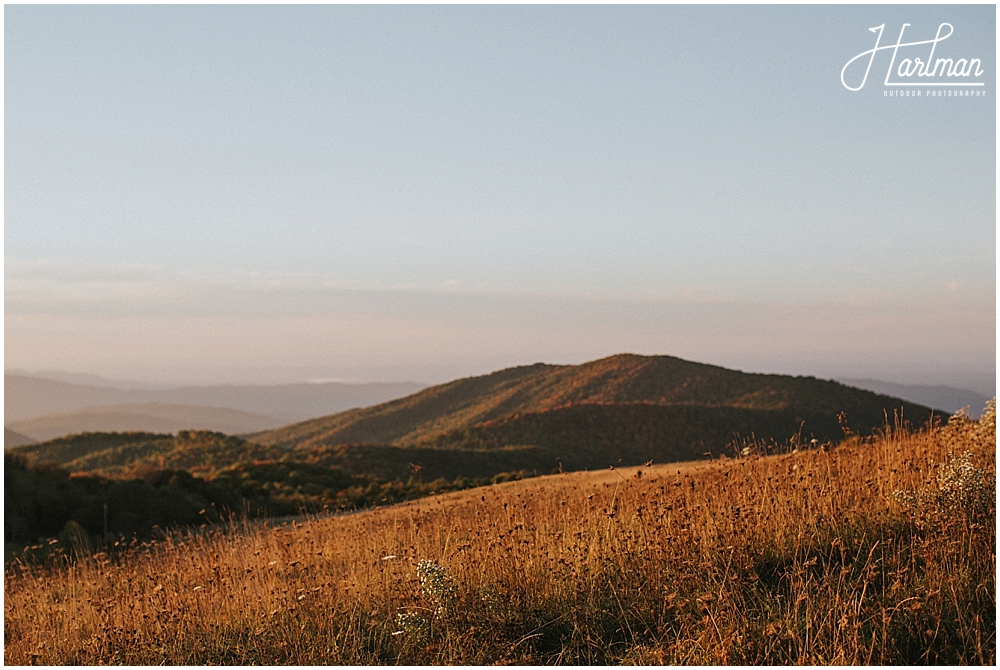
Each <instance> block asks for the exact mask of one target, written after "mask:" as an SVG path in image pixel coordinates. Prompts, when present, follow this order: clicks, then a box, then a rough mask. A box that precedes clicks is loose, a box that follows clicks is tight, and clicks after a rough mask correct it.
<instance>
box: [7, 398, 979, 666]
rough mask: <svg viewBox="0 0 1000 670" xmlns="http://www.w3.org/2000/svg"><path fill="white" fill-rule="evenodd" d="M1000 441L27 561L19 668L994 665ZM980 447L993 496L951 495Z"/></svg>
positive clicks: (772, 463)
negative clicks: (951, 485)
mask: <svg viewBox="0 0 1000 670" xmlns="http://www.w3.org/2000/svg"><path fill="white" fill-rule="evenodd" d="M994 417H995V415H994ZM994 425H995V418H994ZM993 431H994V432H993V433H992V437H990V436H989V435H986V434H985V433H984V428H983V426H981V425H979V424H975V423H971V422H958V423H956V424H954V425H953V426H952V428H951V429H943V430H935V431H931V432H924V433H920V434H916V435H911V434H908V433H905V432H902V431H896V432H891V433H890V434H887V435H885V436H882V437H880V438H877V439H873V440H871V441H868V442H858V441H854V442H848V443H845V444H844V445H842V446H840V447H837V448H834V449H817V450H811V451H807V452H801V453H796V454H788V455H782V456H770V457H766V458H755V457H750V458H743V459H738V460H723V461H716V462H713V463H710V464H686V465H676V464H675V465H662V466H654V467H649V468H639V469H636V468H632V469H628V470H622V471H607V472H601V473H574V474H567V475H554V476H551V477H544V478H539V479H534V480H528V481H521V482H512V483H509V484H504V485H498V486H493V487H488V488H483V489H473V490H471V491H464V492H461V493H455V494H449V495H446V496H440V497H437V498H433V499H426V500H422V501H417V502H414V503H409V504H403V505H398V506H395V507H391V508H386V509H382V510H375V511H371V512H366V513H360V514H355V515H352V516H346V517H338V518H316V519H310V520H306V521H304V522H302V523H296V524H292V525H287V526H281V527H266V526H265V527H261V526H242V527H235V528H230V529H228V530H227V531H225V532H223V531H217V532H207V533H203V534H192V533H188V534H180V533H175V534H170V535H168V536H167V537H166V538H165V539H164V540H162V541H160V542H157V543H155V544H153V545H148V546H143V545H137V546H134V547H131V548H129V549H128V550H127V551H123V552H121V554H119V555H116V556H115V557H114V560H111V559H109V557H108V556H106V555H104V554H98V555H96V556H88V557H81V558H79V559H78V560H75V561H72V562H71V561H63V562H62V563H60V564H55V565H49V566H43V567H27V566H19V565H14V566H9V567H8V568H7V569H6V571H5V587H4V589H5V599H4V615H5V619H4V640H5V651H4V661H5V662H6V663H8V664H29V663H41V664H63V663H70V664H104V663H126V664H162V663H167V664H209V663H211V664H285V663H291V664H298V665H311V664H386V663H405V664H430V663H463V664H488V663H516V664H547V663H568V664H608V663H619V662H624V663H637V664H647V663H709V664H726V663H739V664H758V663H778V664H793V663H811V664H825V663H835V664H856V663H865V664H885V663H969V664H987V665H992V664H994V662H995V660H996V614H995V613H996V582H995V561H996V558H995V548H996V534H995V509H996V507H995V498H993V495H994V492H995V483H994V482H995V428H993ZM965 451H970V452H971V453H972V461H971V463H970V465H969V467H967V468H965V470H963V472H965V473H966V474H967V475H968V476H969V477H970V478H971V479H970V480H969V481H972V480H975V481H979V480H983V482H985V483H986V485H987V488H989V497H990V498H991V499H989V500H987V499H984V498H982V496H980V498H975V496H974V495H973V496H972V497H966V498H963V497H961V496H958V497H957V498H956V497H955V496H952V498H948V497H947V496H941V495H938V493H939V488H940V486H941V485H942V484H941V483H940V482H939V481H938V478H937V474H938V472H939V469H938V466H939V464H942V463H946V462H948V461H949V458H950V457H949V453H950V452H952V453H954V454H959V453H961V452H965ZM972 465H975V466H976V467H978V468H979V470H975V469H974V468H973V469H970V468H971V467H972ZM963 476H964V475H963ZM976 478H978V479H976ZM942 481H943V480H942ZM963 481H964V480H963ZM975 481H973V484H975ZM970 486H971V485H970ZM990 487H992V488H990ZM973 488H974V487H973ZM977 490H978V489H977ZM896 491H925V495H922V496H915V497H911V498H912V499H911V500H910V502H909V503H908V505H907V504H903V503H901V502H899V500H902V498H904V497H905V496H896V495H895V492H896ZM973 493H975V492H973ZM980 493H981V491H980ZM963 495H964V494H963ZM977 495H978V494H977ZM956 500H957V502H956ZM984 501H985V502H984ZM421 560H425V561H432V562H433V563H426V562H425V563H423V564H422V565H421V564H420V561H421ZM418 567H419V570H418ZM421 577H423V584H422V583H421Z"/></svg>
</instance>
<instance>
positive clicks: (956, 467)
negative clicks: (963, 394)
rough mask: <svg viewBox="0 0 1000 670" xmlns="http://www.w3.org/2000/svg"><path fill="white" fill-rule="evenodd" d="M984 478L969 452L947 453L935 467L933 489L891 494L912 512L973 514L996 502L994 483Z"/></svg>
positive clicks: (983, 471)
mask: <svg viewBox="0 0 1000 670" xmlns="http://www.w3.org/2000/svg"><path fill="white" fill-rule="evenodd" d="M956 416H959V415H957V414H956ZM949 425H950V424H949ZM987 478H988V476H987V473H986V471H985V470H983V469H982V468H978V467H976V466H975V464H974V463H973V462H972V453H971V452H968V451H967V452H965V453H963V454H961V455H960V456H952V454H950V453H949V454H948V462H947V463H942V464H941V465H939V466H938V473H937V478H936V479H937V482H936V483H937V487H936V488H934V489H924V490H922V491H895V492H894V493H893V496H892V497H893V499H894V500H895V501H896V502H897V503H899V504H900V505H902V506H903V507H904V508H906V509H908V510H910V511H912V512H914V513H919V512H920V511H921V510H924V509H926V510H929V511H932V512H934V513H936V514H938V515H941V516H946V517H955V516H963V515H964V516H973V515H978V514H980V513H982V512H984V511H986V510H987V509H989V507H990V506H995V505H996V498H995V497H994V492H995V490H996V485H995V483H994V482H988V481H987Z"/></svg>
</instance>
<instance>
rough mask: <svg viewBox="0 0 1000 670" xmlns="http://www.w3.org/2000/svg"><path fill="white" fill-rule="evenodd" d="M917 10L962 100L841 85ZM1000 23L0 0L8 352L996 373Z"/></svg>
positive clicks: (819, 13) (211, 367)
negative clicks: (969, 79) (969, 95)
mask: <svg viewBox="0 0 1000 670" xmlns="http://www.w3.org/2000/svg"><path fill="white" fill-rule="evenodd" d="M945 21H946V22H949V23H951V24H953V25H954V28H955V33H954V35H953V36H952V37H951V38H950V39H949V40H948V41H947V42H944V43H942V45H940V46H939V47H938V49H939V50H941V51H942V52H944V51H947V52H948V53H947V55H949V56H954V57H955V58H960V57H966V58H971V57H976V58H981V59H982V62H983V67H984V69H985V70H986V74H985V76H984V77H983V78H982V80H983V81H984V82H985V84H986V85H985V87H984V88H985V92H986V93H987V95H986V96H985V97H983V98H979V99H961V100H955V99H952V100H941V99H924V98H921V99H920V100H915V99H890V98H887V97H885V96H883V91H884V90H885V89H884V87H883V86H882V81H881V80H882V78H883V77H884V73H885V69H886V67H887V64H888V55H887V54H880V55H879V58H878V59H876V61H875V63H874V65H873V70H872V75H871V77H870V78H869V81H868V83H867V84H866V87H865V88H864V89H863V90H862V91H858V92H850V91H847V90H846V89H845V88H844V87H843V86H842V85H841V83H840V70H841V68H842V67H843V65H844V63H846V62H847V61H848V60H849V59H850V58H851V57H853V56H854V55H856V54H858V53H860V52H861V51H864V50H865V49H869V48H871V47H872V46H873V44H874V35H872V33H870V32H869V31H868V28H870V27H872V26H876V25H879V24H882V23H885V24H886V28H885V37H884V38H883V40H884V41H883V43H885V42H886V41H889V40H892V41H894V40H895V38H896V35H897V34H898V31H899V27H900V25H901V24H902V23H904V22H908V23H910V24H911V27H909V28H908V29H907V31H908V32H907V37H908V38H910V39H916V38H921V39H927V38H930V37H933V36H934V32H935V30H936V29H937V27H938V25H939V24H940V23H941V22H945ZM995 52H996V49H995V8H994V7H993V6H971V7H968V6H967V7H955V6H945V7H928V6H919V7H902V6H891V7H879V6H848V7H814V6H800V7H795V6H788V7H785V6H781V7H752V6H738V7H731V6H727V7H648V6H639V7H622V6H613V7H591V6H585V7H565V6H552V7H520V6H514V7H418V6H368V7H320V6H306V7H290V6H278V7H263V6H253V7H226V6H223V7H207V6H202V7H197V6H195V7H189V6H167V7H151V6H144V7H124V6H107V7H80V6H50V7H41V6H13V7H7V8H5V54H4V55H5V129H4V130H5V230H4V244H5V250H4V256H5V282H6V287H5V317H6V318H5V340H6V341H5V356H6V363H7V366H8V367H26V368H35V369H38V368H60V369H72V370H75V371H86V372H95V373H105V374H109V375H114V374H117V375H119V376H133V377H135V376H146V377H159V378H162V379H167V378H171V379H177V380H202V378H201V377H199V376H198V375H205V377H204V380H205V381H208V380H209V377H211V378H212V379H218V380H220V381H228V380H233V381H253V380H260V381H268V380H277V379H286V378H287V379H293V378H301V377H303V376H331V375H333V376H338V375H339V376H346V377H352V378H401V377H410V378H421V379H424V380H427V381H440V380H443V379H445V378H448V377H449V376H452V375H455V374H470V373H473V372H485V371H488V370H490V369H493V368H494V367H498V366H502V365H511V364H518V363H530V362H534V361H535V360H547V361H552V362H580V361H582V360H586V359H588V358H593V357H597V356H601V355H606V354H611V353H616V352H618V351H638V352H640V353H669V354H675V355H681V356H684V357H687V358H693V359H695V360H703V361H707V362H715V363H720V364H725V365H732V366H735V367H740V368H742V369H755V370H766V371H780V372H794V373H799V374H817V375H820V376H852V375H853V376H860V374H859V373H866V372H871V373H873V374H878V375H880V376H882V377H884V378H892V379H896V380H900V381H925V382H930V381H944V382H948V383H966V385H972V384H977V385H992V384H993V368H994V366H995V346H994V345H995V278H996V255H995V245H996V228H995V221H996V205H995V203H996V193H995V180H996V165H995V146H996V144H995V119H996V106H995V97H994V95H995V62H994V61H995V56H994V55H995ZM949 375H950V376H949Z"/></svg>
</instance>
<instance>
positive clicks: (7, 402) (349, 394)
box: [4, 374, 424, 435]
mask: <svg viewBox="0 0 1000 670" xmlns="http://www.w3.org/2000/svg"><path fill="white" fill-rule="evenodd" d="M422 388H424V386H423V385H422V384H417V383H414V382H401V383H382V382H373V383H364V384H349V383H341V382H329V383H324V384H306V383H303V384H281V385H273V386H249V385H248V386H232V385H218V386H188V387H181V388H172V389H162V390H149V389H122V388H114V387H109V386H88V385H84V384H73V383H67V382H64V381H57V380H53V379H41V378H35V377H26V376H22V375H15V374H5V375H4V422H5V424H7V425H10V424H12V422H15V421H23V420H26V419H35V418H38V417H43V416H48V415H51V414H62V413H66V412H79V411H82V410H85V409H93V408H96V407H102V406H111V405H145V404H150V403H159V404H167V405H198V406H203V407H216V408H226V409H231V410H238V411H242V412H248V413H250V414H257V415H263V416H267V417H275V418H276V419H277V420H278V425H280V424H281V423H288V422H292V421H301V420H303V419H308V418H311V417H315V416H319V415H322V414H330V413H333V412H339V411H342V410H346V409H350V408H352V407H364V406H368V405H374V404H376V403H380V402H385V401H386V400H389V399H392V398H398V397H400V396H404V395H407V394H409V393H413V392H414V391H418V390H420V389H422ZM191 427H192V426H188V428H191ZM80 430H85V429H84V428H81V429H80ZM243 430H248V431H249V430H259V428H254V427H248V428H245V429H243ZM77 432H79V431H77ZM29 435H30V433H29Z"/></svg>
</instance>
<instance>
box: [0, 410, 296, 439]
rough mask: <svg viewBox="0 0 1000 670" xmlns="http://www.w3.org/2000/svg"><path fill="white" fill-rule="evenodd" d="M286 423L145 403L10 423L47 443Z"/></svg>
mask: <svg viewBox="0 0 1000 670" xmlns="http://www.w3.org/2000/svg"><path fill="white" fill-rule="evenodd" d="M283 423H284V421H282V420H281V419H279V418H276V417H271V416H263V415H260V414H251V413H250V412H244V411H241V410H237V409H229V408H226V407H205V406H201V405H173V404H168V403H145V404H142V405H103V406H100V407H87V408H84V409H82V410H78V411H75V412H62V413H57V414H47V415H45V416H41V417H36V418H33V419H24V420H21V421H8V422H7V425H8V426H9V427H10V428H12V429H14V430H16V431H17V432H19V433H21V434H23V435H25V436H31V438H33V439H34V440H36V441H44V440H51V439H53V438H56V437H62V436H64V435H71V434H74V433H82V432H87V433H95V432H104V433H112V432H127V431H149V432H156V433H176V432H177V431H179V430H211V431H217V432H222V433H230V434H240V433H250V432H255V431H260V430H267V429H269V428H275V427H277V426H280V425H282V424H283Z"/></svg>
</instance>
